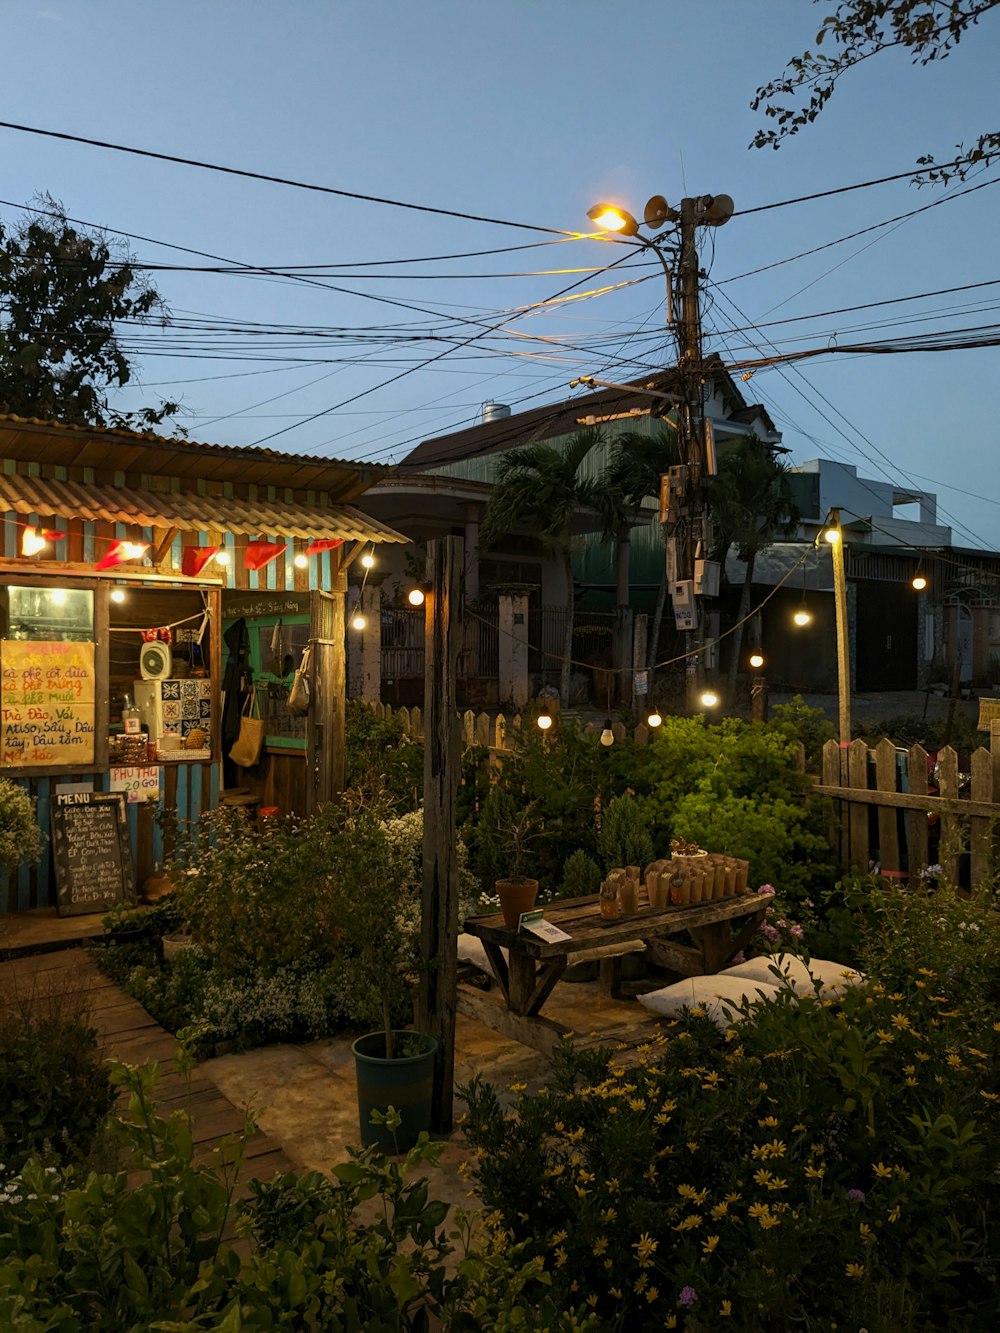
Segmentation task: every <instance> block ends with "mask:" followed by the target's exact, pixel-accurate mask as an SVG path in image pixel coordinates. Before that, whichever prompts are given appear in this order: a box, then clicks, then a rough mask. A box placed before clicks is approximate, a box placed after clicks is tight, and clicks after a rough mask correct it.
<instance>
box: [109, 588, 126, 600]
mask: <svg viewBox="0 0 1000 1333" xmlns="http://www.w3.org/2000/svg"><path fill="white" fill-rule="evenodd" d="M111 600H112V601H113V602H124V600H125V589H124V588H112V589H111Z"/></svg>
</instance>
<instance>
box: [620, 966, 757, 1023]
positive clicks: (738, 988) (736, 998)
mask: <svg viewBox="0 0 1000 1333" xmlns="http://www.w3.org/2000/svg"><path fill="white" fill-rule="evenodd" d="M779 989H780V987H779V985H778V983H777V980H776V979H775V978H774V977H772V978H771V981H770V983H768V982H767V981H757V980H750V979H741V978H740V977H729V976H724V975H723V974H721V973H720V974H719V975H717V976H711V977H685V978H684V980H683V981H675V982H674V984H673V985H672V986H664V987H663V989H662V990H655V991H650V992H649V993H648V994H646V995H640V996H639V1003H640V1004H644V1005H645V1006H646V1008H647V1009H649V1010H651V1012H652V1013H654V1014H658V1015H660V1016H661V1017H672V1016H673V1015H675V1014H679V1013H680V1012H681V1010H682V1009H702V1010H704V1012H705V1014H706V1015H707V1016H708V1017H709V1018H710V1019H711V1020H712V1022H713V1023H715V1025H716V1026H717V1027H719V1028H722V1029H725V1028H728V1027H730V1026H731V1025H732V1023H733V1022H734V1021H737V1020H738V1019H739V1017H740V1015H739V1013H738V1012H737V1010H738V1009H739V1008H740V1007H741V1006H742V1005H743V1004H744V1003H746V1002H749V1003H751V1004H756V1003H758V1002H759V1001H761V1000H769V999H773V998H774V996H776V995H777V994H778V991H779Z"/></svg>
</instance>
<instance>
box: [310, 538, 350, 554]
mask: <svg viewBox="0 0 1000 1333" xmlns="http://www.w3.org/2000/svg"><path fill="white" fill-rule="evenodd" d="M343 544H344V539H343V537H317V538H316V539H315V540H314V541H311V542H310V543H309V545H308V546H307V547H306V555H319V554H320V552H321V551H333V550H336V548H337V547H338V546H343Z"/></svg>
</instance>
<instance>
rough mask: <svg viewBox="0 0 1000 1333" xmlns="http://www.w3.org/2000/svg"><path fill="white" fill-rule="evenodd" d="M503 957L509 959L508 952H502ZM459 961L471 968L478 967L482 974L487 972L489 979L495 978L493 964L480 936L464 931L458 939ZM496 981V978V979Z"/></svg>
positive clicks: (504, 950)
mask: <svg viewBox="0 0 1000 1333" xmlns="http://www.w3.org/2000/svg"><path fill="white" fill-rule="evenodd" d="M502 953H503V956H504V957H505V958H506V957H507V950H506V949H503V950H502ZM458 961H459V962H460V963H467V964H468V965H469V966H470V967H478V968H479V970H480V972H485V973H486V975H487V976H488V977H492V976H493V964H492V963H491V962H490V960H489V957H488V955H487V953H486V947H485V945H484V944H483V942H482V940H481V939H480V938H479V936H478V935H467V934H466V932H465V931H464V930H463V931H462V932H461V934H460V935H459V937H458ZM494 980H496V978H495V977H494Z"/></svg>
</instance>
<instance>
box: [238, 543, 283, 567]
mask: <svg viewBox="0 0 1000 1333" xmlns="http://www.w3.org/2000/svg"><path fill="white" fill-rule="evenodd" d="M287 549H288V543H287V542H248V543H247V549H246V551H245V552H244V553H243V563H244V565H245V566H246V568H247V569H263V568H264V566H265V565H269V564H270V563H271V561H272V560H277V558H278V556H279V555H281V553H282V552H283V551H286V550H287Z"/></svg>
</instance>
